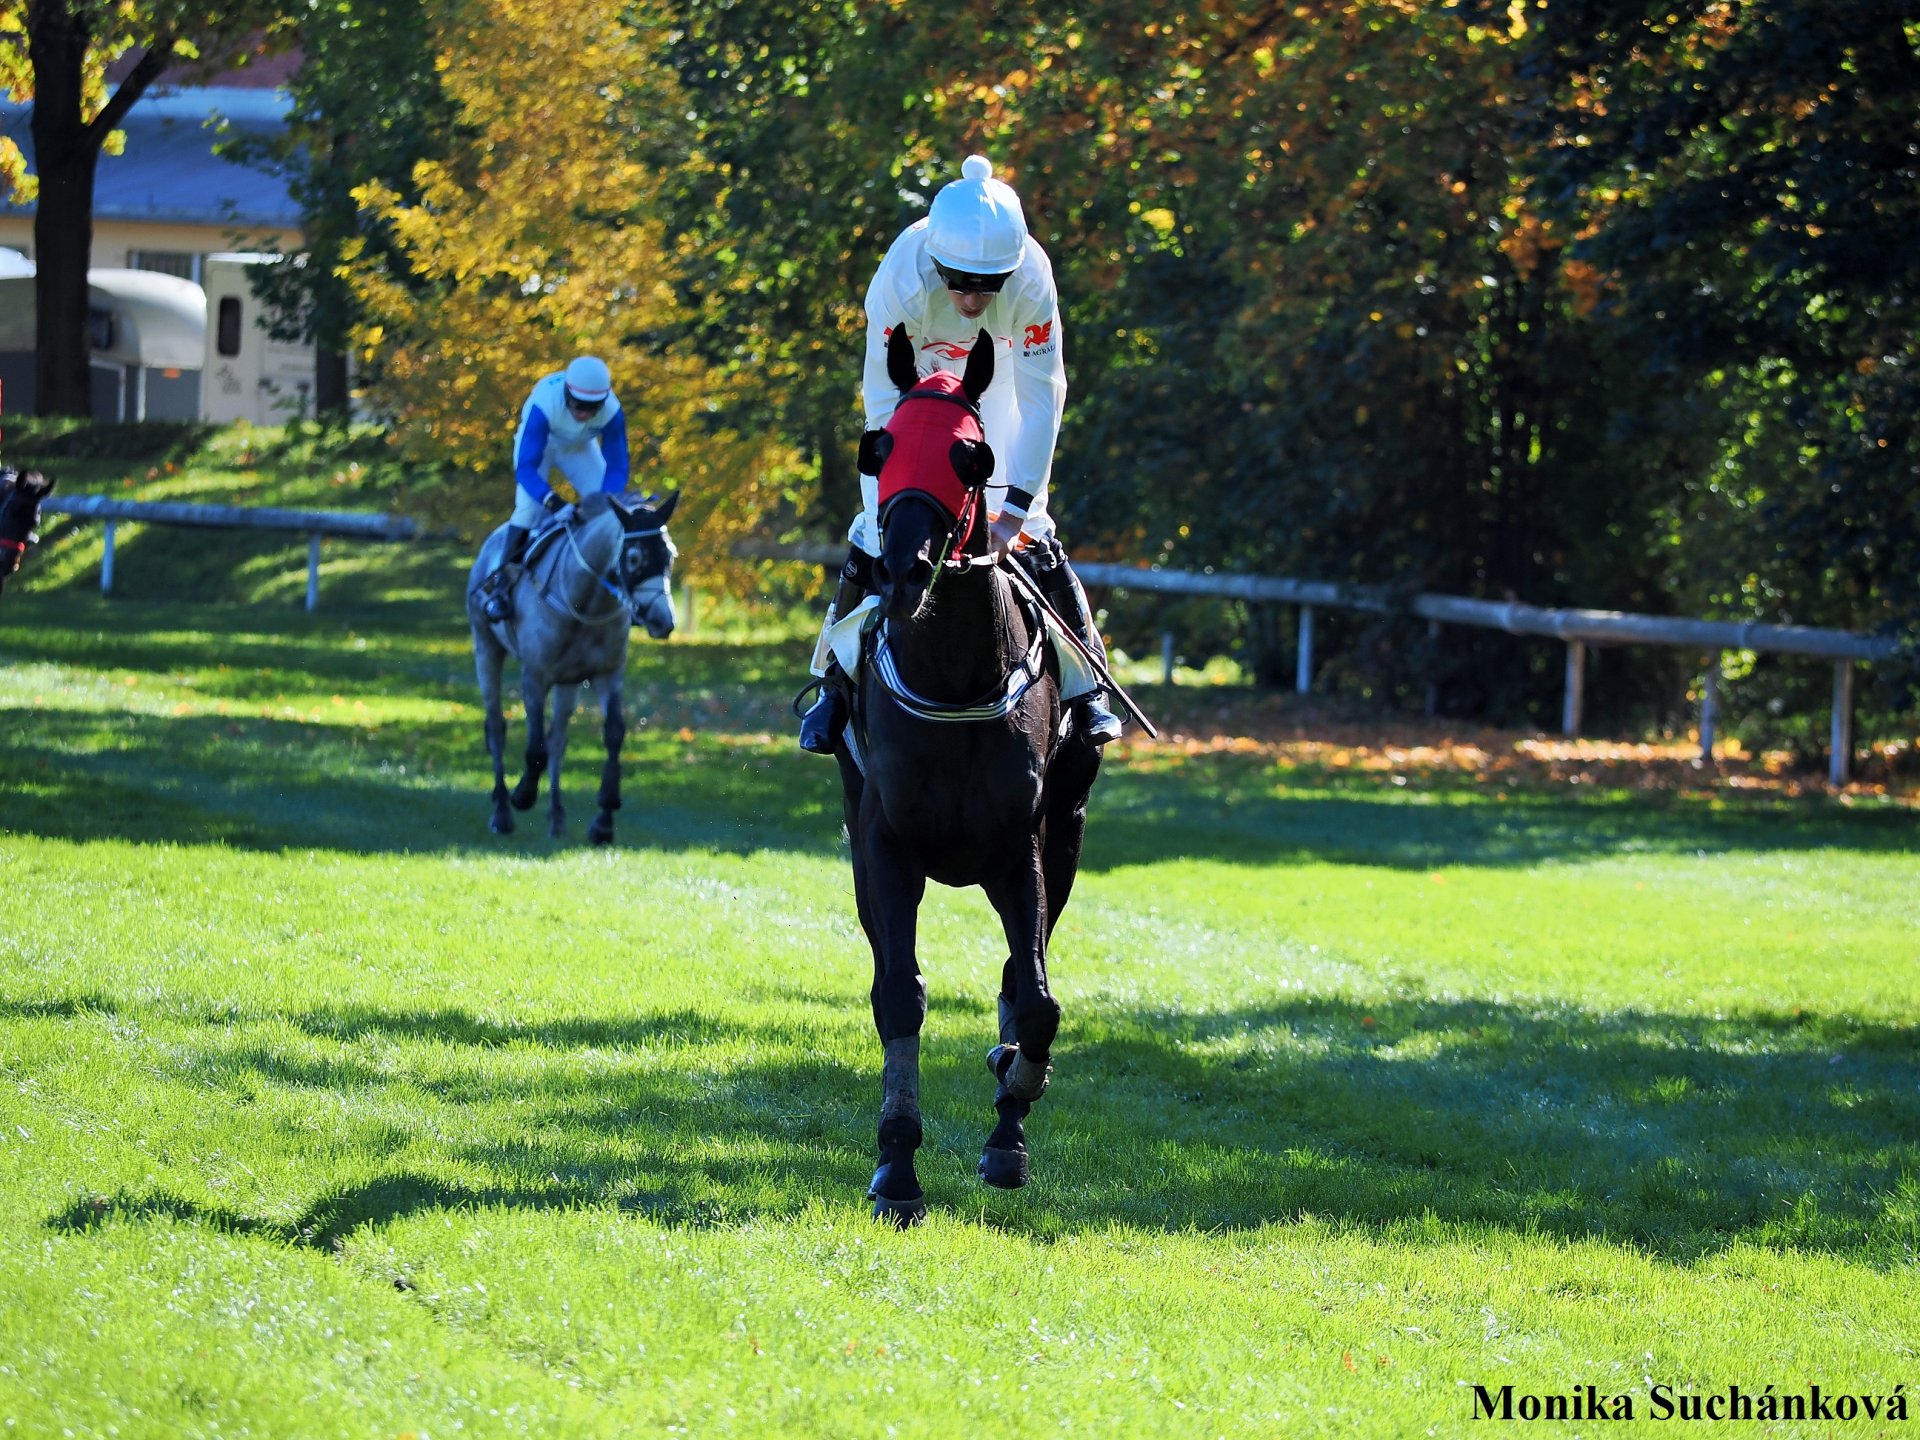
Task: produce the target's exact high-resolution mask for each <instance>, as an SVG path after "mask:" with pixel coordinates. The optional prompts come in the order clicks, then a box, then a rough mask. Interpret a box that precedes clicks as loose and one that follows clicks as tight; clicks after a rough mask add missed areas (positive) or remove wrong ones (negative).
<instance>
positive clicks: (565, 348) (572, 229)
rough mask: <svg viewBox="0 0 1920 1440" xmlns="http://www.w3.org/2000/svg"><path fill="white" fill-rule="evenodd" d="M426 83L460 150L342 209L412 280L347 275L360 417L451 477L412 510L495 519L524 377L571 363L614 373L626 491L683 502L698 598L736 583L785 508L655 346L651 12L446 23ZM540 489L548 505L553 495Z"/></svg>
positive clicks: (657, 132) (483, 12)
mask: <svg viewBox="0 0 1920 1440" xmlns="http://www.w3.org/2000/svg"><path fill="white" fill-rule="evenodd" d="M436 33H437V37H438V43H439V45H440V51H441V53H440V54H439V56H438V57H437V65H438V68H439V70H440V72H441V75H442V78H443V82H444V84H445V87H446V90H447V93H448V95H449V96H450V97H451V98H452V99H453V100H454V101H455V102H456V103H457V105H458V106H459V109H460V114H461V122H462V124H463V126H464V127H465V129H466V131H467V134H468V137H469V138H468V143H467V144H466V145H465V146H464V147H463V148H462V150H461V152H460V153H459V155H458V156H457V158H455V159H452V160H449V161H446V162H444V163H430V164H424V165H422V166H421V167H419V168H418V169H417V170H416V172H415V175H414V180H415V182H416V184H417V185H418V187H419V192H420V193H419V198H418V200H417V201H416V202H414V203H411V204H409V203H405V202H403V200H402V197H400V196H399V195H398V194H396V193H395V192H394V191H392V190H391V189H388V188H386V187H383V186H379V185H371V186H365V187H362V189H361V190H359V191H357V192H356V194H357V197H358V199H359V200H360V203H361V204H362V205H363V206H365V207H366V208H368V209H369V210H370V211H371V212H372V213H373V214H375V215H376V216H377V217H378V218H379V219H381V220H382V221H383V222H385V223H386V224H387V225H388V226H389V227H390V228H391V231H392V233H393V235H394V236H395V238H396V240H397V242H398V247H399V249H400V251H401V253H402V254H403V255H404V257H405V260H406V262H407V264H408V265H410V266H411V268H412V271H413V274H412V276H410V277H409V276H403V275H396V274H395V273H393V272H392V271H390V270H389V269H387V268H385V267H384V266H381V265H379V264H376V263H373V262H372V261H371V260H370V259H368V257H367V256H366V255H365V254H364V253H362V252H359V251H355V252H353V253H350V254H349V256H348V259H347V262H346V264H345V265H344V266H343V275H344V277H345V278H346V279H347V281H348V282H349V284H350V285H351V286H352V287H353V289H354V291H355V293H356V294H357V295H358V297H359V298H360V300H361V301H362V302H363V304H364V306H365V310H366V314H367V320H366V323H365V324H364V326H363V327H362V329H361V331H360V333H359V336H358V340H359V343H360V344H361V346H362V347H363V349H364V350H365V352H366V359H367V361H368V364H369V369H370V370H371V372H372V374H373V375H374V377H375V379H374V383H373V392H372V398H373V401H374V403H375V405H376V406H377V407H378V408H379V409H380V410H382V411H383V412H385V413H386V414H388V415H390V416H391V417H392V418H393V419H394V421H395V435H396V438H397V440H398V443H400V444H401V445H402V447H403V448H404V449H406V450H407V451H408V452H409V453H411V454H413V455H416V456H420V457H424V458H432V459H441V460H448V461H452V462H453V463H454V464H455V465H456V466H458V467H460V469H461V471H462V472H465V473H464V474H463V475H462V478H461V479H460V480H458V481H457V483H455V484H453V485H451V486H449V487H446V488H445V489H444V490H442V491H438V492H435V493H432V494H426V495H422V496H420V497H418V501H417V504H416V508H418V509H423V510H427V511H430V512H438V518H442V519H446V520H450V521H453V522H454V523H456V524H459V525H461V526H462V528H464V529H467V530H470V531H472V532H474V533H483V532H484V531H485V530H486V529H487V528H488V527H490V526H491V525H493V524H495V523H497V522H498V521H499V520H501V519H503V518H505V516H506V514H507V511H508V509H509V508H510V506H511V503H512V483H513V482H512V457H511V453H510V452H511V448H512V443H513V436H514V431H515V429H516V427H517V425H518V423H519V413H520V406H521V404H522V403H523V402H524V400H525V399H526V396H527V393H528V391H529V390H530V389H531V388H532V386H533V384H534V382H535V381H536V380H538V379H539V378H540V377H542V376H544V375H547V374H550V373H552V372H553V371H555V370H558V369H560V368H561V367H562V366H564V365H565V364H566V362H567V361H568V360H569V359H571V358H572V357H573V356H575V355H581V354H595V355H599V356H601V357H602V358H604V359H605V360H606V361H607V362H608V364H609V366H610V367H611V368H612V370H613V378H614V391H615V393H616V394H617V395H618V396H619V397H620V403H621V405H622V407H623V408H624V409H625V411H626V415H627V429H628V436H629V441H630V444H631V448H632V453H633V483H634V485H635V487H636V488H640V489H654V490H662V491H664V490H667V489H670V488H677V489H680V490H681V491H682V500H681V504H680V510H679V515H678V517H677V518H676V520H675V522H674V537H675V540H676V541H677V542H678V544H679V547H680V550H681V552H682V555H683V564H684V565H685V566H687V567H697V569H698V571H699V573H700V575H701V583H702V584H703V585H704V586H709V587H712V586H716V585H719V584H723V583H725V582H726V581H727V580H729V579H731V580H732V581H734V582H740V581H743V580H744V578H745V574H744V571H743V570H742V567H740V566H738V565H737V564H734V563H732V562H730V561H729V559H728V555H727V551H728V545H729V542H730V541H731V540H732V539H734V538H735V537H736V536H738V535H739V534H740V533H741V532H742V531H743V530H745V529H746V528H748V527H749V526H750V525H752V524H753V522H754V521H755V520H756V519H757V518H758V517H759V516H760V515H761V514H762V512H763V511H764V510H765V509H766V508H767V506H768V505H770V504H771V503H772V501H773V500H774V499H775V498H777V496H778V494H779V493H780V489H781V484H782V482H783V480H784V478H785V476H786V473H787V472H788V471H789V470H790V469H791V467H792V466H793V465H794V463H795V458H794V456H793V455H792V453H791V452H790V451H788V450H786V449H785V448H783V447H781V446H779V445H778V444H776V443H775V442H774V441H772V440H771V439H769V438H767V437H765V436H761V435H742V434H738V433H735V432H733V431H731V430H729V429H727V428H724V426H722V425H721V424H720V423H719V422H720V417H721V416H723V415H724V414H725V413H726V412H727V410H728V401H729V400H730V399H731V398H732V397H731V396H730V394H729V393H728V390H727V382H726V381H725V380H724V379H723V378H722V377H721V376H719V375H717V374H716V373H714V372H713V371H712V370H710V369H709V368H708V367H707V366H706V365H704V364H703V363H702V362H701V361H700V360H699V359H697V358H695V357H693V356H692V355H690V354H687V353H682V352H681V351H680V350H679V349H678V348H677V347H675V346H674V345H672V344H669V343H666V342H664V341H663V340H661V339H660V338H659V337H662V336H666V335H672V334H674V333H677V330H676V327H677V326H678V325H679V323H680V322H681V321H682V320H684V318H685V317H684V315H683V314H682V311H681V308H680V304H679V302H678V300H677V299H676V296H675V293H674V290H673V286H672V280H673V276H674V257H673V255H672V254H671V253H669V249H668V246H667V243H666V242H665V240H664V239H663V236H662V231H661V226H660V224H659V223H658V221H657V219H656V218H655V217H656V209H655V202H656V199H657V197H658V195H659V193H660V190H661V187H662V185H663V183H664V182H665V181H666V179H667V178H668V177H667V175H666V174H665V173H663V172H662V171H660V170H658V169H654V168H649V165H648V164H647V163H645V162H644V161H643V159H641V158H640V157H641V156H642V155H643V154H646V153H654V154H660V153H671V150H670V147H669V146H668V145H663V144H662V143H661V140H662V138H663V136H670V135H671V133H672V129H671V127H672V125H673V123H674V116H675V115H676V114H677V113H684V108H685V107H684V105H680V104H677V103H676V102H677V86H676V84H675V81H674V77H673V76H672V74H671V72H670V71H669V70H667V69H666V68H665V67H664V66H663V65H661V64H660V63H659V62H658V61H657V60H656V59H655V56H656V55H657V54H658V53H659V52H660V50H661V49H662V48H663V47H662V45H661V43H660V38H659V34H660V32H659V21H658V17H657V16H656V15H653V14H652V13H651V12H649V11H647V10H646V9H644V8H636V7H634V6H632V5H630V4H627V3H623V0H565V3H561V0H486V3H459V0H456V3H451V4H445V5H443V6H441V7H440V8H439V13H438V14H437V16H436ZM557 488H561V489H563V492H564V486H560V487H557Z"/></svg>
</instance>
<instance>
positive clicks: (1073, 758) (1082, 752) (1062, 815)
mask: <svg viewBox="0 0 1920 1440" xmlns="http://www.w3.org/2000/svg"><path fill="white" fill-rule="evenodd" d="M1099 773H1100V747H1099V746H1097V745H1068V746H1064V747H1062V753H1061V754H1060V756H1059V757H1058V758H1057V759H1056V760H1055V761H1054V763H1053V766H1052V767H1051V768H1050V769H1049V770H1048V772H1047V797H1046V801H1045V819H1044V821H1043V828H1042V829H1041V832H1040V874H1041V879H1042V880H1043V881H1044V882H1045V884H1046V902H1047V929H1046V937H1047V939H1048V940H1052V939H1053V927H1054V926H1055V925H1058V924H1059V923H1060V912H1061V911H1062V910H1064V909H1066V908H1067V898H1068V897H1069V896H1070V895H1072V894H1073V882H1074V877H1075V876H1077V875H1078V874H1079V873H1080V847H1081V844H1082V842H1084V841H1085V839H1086V835H1087V797H1088V796H1089V795H1091V794H1092V793H1093V782H1094V780H1095V778H1096V777H1097V776H1098V775H1099Z"/></svg>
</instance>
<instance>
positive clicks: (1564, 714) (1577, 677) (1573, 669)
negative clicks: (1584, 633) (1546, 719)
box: [1560, 640, 1587, 735]
mask: <svg viewBox="0 0 1920 1440" xmlns="http://www.w3.org/2000/svg"><path fill="white" fill-rule="evenodd" d="M1586 704H1587V642H1586V641H1584V640H1569V641H1567V696H1566V703H1565V704H1564V705H1563V706H1562V707H1561V710H1560V733H1561V734H1563V735H1578V734H1579V733H1580V719H1581V714H1582V712H1583V711H1584V710H1585V709H1586Z"/></svg>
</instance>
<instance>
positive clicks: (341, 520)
mask: <svg viewBox="0 0 1920 1440" xmlns="http://www.w3.org/2000/svg"><path fill="white" fill-rule="evenodd" d="M41 510H42V511H43V512H44V513H46V514H49V515H69V516H72V517H73V518H74V519H76V520H98V521H101V522H102V523H103V524H104V525H105V526H106V550H105V553H104V554H103V555H102V557H101V560H100V593H101V594H103V595H108V594H111V593H113V571H114V539H115V527H116V526H117V525H118V524H119V523H120V522H121V521H123V520H125V521H128V522H130V523H137V524H141V525H186V526H192V527H196V528H199V529H203V530H282V531H293V532H295V533H297V534H304V535H305V536H306V537H307V609H309V610H317V609H319V608H320V541H321V539H322V538H323V537H326V536H335V537H340V538H344V539H350V540H375V541H397V540H419V539H423V538H425V532H424V531H422V530H421V529H420V527H419V526H418V525H416V524H415V523H414V522H413V521H411V520H407V519H403V518H401V517H399V516H394V515H373V514H368V513H364V512H355V511H349V510H280V509H273V508H270V507H266V506H255V505H186V504H177V503H174V502H170V501H151V500H115V499H113V498H111V497H110V496H106V495H60V494H58V493H56V494H53V495H50V496H48V497H47V500H46V502H45V504H43V505H42V506H41Z"/></svg>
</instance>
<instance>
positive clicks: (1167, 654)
mask: <svg viewBox="0 0 1920 1440" xmlns="http://www.w3.org/2000/svg"><path fill="white" fill-rule="evenodd" d="M1160 683H1161V684H1162V685H1171V684H1173V631H1171V630H1162V631H1161V632H1160Z"/></svg>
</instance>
